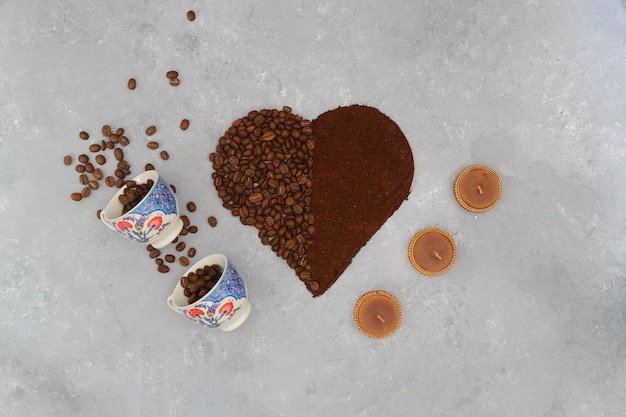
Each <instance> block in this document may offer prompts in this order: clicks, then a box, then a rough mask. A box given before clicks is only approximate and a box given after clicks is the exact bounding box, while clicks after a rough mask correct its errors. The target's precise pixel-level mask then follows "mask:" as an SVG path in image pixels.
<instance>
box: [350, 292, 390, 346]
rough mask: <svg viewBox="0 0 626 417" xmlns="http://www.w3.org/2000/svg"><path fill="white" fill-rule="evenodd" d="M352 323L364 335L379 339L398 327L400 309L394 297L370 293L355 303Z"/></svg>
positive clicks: (380, 293) (382, 293) (386, 294)
mask: <svg viewBox="0 0 626 417" xmlns="http://www.w3.org/2000/svg"><path fill="white" fill-rule="evenodd" d="M354 321H355V323H356V325H357V327H358V328H359V330H361V332H362V333H363V334H364V335H366V336H369V337H371V338H374V339H381V338H384V337H387V336H390V335H392V334H393V333H394V332H395V331H396V330H397V329H398V327H400V322H401V321H402V309H401V308H400V303H399V302H398V300H397V299H396V297H394V296H393V295H391V294H389V293H388V292H386V291H380V290H378V291H370V292H368V293H365V294H363V296H361V298H360V299H359V301H358V302H357V303H356V306H355V307H354Z"/></svg>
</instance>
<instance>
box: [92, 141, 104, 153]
mask: <svg viewBox="0 0 626 417" xmlns="http://www.w3.org/2000/svg"><path fill="white" fill-rule="evenodd" d="M100 149H102V147H101V146H100V145H98V144H97V143H94V144H93V145H89V152H100Z"/></svg>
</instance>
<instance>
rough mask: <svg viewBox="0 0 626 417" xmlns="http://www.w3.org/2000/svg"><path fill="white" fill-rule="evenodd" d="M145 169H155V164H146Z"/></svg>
mask: <svg viewBox="0 0 626 417" xmlns="http://www.w3.org/2000/svg"><path fill="white" fill-rule="evenodd" d="M144 169H145V170H146V171H151V170H153V169H154V165H152V164H146V166H145V167H144Z"/></svg>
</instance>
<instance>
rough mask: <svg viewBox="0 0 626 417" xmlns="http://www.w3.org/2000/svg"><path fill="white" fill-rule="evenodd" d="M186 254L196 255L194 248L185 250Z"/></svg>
mask: <svg viewBox="0 0 626 417" xmlns="http://www.w3.org/2000/svg"><path fill="white" fill-rule="evenodd" d="M187 256H189V257H190V258H193V257H194V256H196V248H189V250H188V251H187Z"/></svg>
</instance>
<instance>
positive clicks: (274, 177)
mask: <svg viewBox="0 0 626 417" xmlns="http://www.w3.org/2000/svg"><path fill="white" fill-rule="evenodd" d="M314 148H315V140H314V138H313V130H312V128H311V122H310V121H309V120H306V119H303V118H302V117H301V116H298V115H296V114H293V113H292V111H291V108H289V107H283V109H282V110H276V109H274V110H267V109H265V110H260V111H251V112H250V113H248V115H247V116H246V117H243V118H241V119H237V120H235V121H234V122H233V123H232V125H231V127H230V128H229V129H228V130H227V131H226V132H225V133H224V136H222V137H221V138H220V139H219V144H218V145H217V147H216V152H215V153H212V154H211V155H210V157H209V159H210V160H211V162H212V163H213V168H214V170H215V172H214V173H213V181H214V184H215V188H216V189H217V190H218V195H219V197H220V198H221V199H222V201H223V204H222V205H223V206H224V207H225V208H227V209H229V210H230V211H231V213H232V214H233V216H239V218H240V221H241V223H242V224H244V225H250V226H254V227H256V228H257V229H258V230H259V237H260V238H261V242H262V243H263V244H264V245H269V246H271V248H272V250H273V251H274V252H276V255H277V256H280V257H282V258H283V259H285V260H286V261H287V263H288V265H289V266H290V267H291V268H293V269H294V270H295V271H296V274H297V275H298V276H299V277H300V279H301V280H303V281H306V280H308V279H310V277H311V274H310V272H309V270H310V265H309V264H308V259H307V244H308V242H309V240H310V239H311V237H312V235H313V234H314V232H315V228H314V227H313V221H314V219H313V215H312V214H311V192H312V191H313V189H312V184H313V183H312V167H313V149H314Z"/></svg>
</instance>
